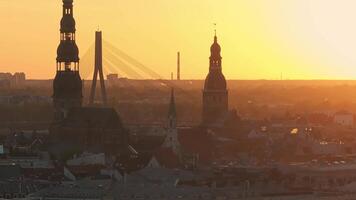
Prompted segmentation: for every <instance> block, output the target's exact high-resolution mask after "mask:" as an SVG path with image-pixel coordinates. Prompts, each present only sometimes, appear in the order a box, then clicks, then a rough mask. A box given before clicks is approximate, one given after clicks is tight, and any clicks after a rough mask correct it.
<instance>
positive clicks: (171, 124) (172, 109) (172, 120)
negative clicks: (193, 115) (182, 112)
mask: <svg viewBox="0 0 356 200" xmlns="http://www.w3.org/2000/svg"><path fill="white" fill-rule="evenodd" d="M176 126H177V111H176V103H175V98H174V89H173V88H172V90H171V100H170V102H169V110H168V126H167V127H168V128H176Z"/></svg>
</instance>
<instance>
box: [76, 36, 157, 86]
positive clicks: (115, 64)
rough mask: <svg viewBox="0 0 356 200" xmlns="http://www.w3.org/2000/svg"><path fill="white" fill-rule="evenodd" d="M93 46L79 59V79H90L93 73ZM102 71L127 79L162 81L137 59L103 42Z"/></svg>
mask: <svg viewBox="0 0 356 200" xmlns="http://www.w3.org/2000/svg"><path fill="white" fill-rule="evenodd" d="M94 57H95V45H94V44H92V45H91V46H90V47H89V49H88V50H87V51H86V52H85V53H84V54H83V56H82V58H81V68H80V71H81V77H82V78H83V79H86V80H88V79H92V78H93V72H94ZM102 59H103V70H104V74H106V75H107V74H111V73H115V74H118V75H119V77H126V78H129V79H163V78H162V76H161V75H160V74H158V73H157V72H155V71H153V70H152V69H150V68H149V67H147V66H146V65H144V64H143V63H141V62H140V61H138V60H137V59H135V58H133V57H132V56H130V55H128V54H127V53H125V52H124V51H123V50H121V49H119V48H117V47H116V46H115V45H113V44H112V43H110V42H108V41H105V40H103V58H102Z"/></svg>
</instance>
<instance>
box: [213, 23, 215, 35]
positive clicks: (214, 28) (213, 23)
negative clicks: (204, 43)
mask: <svg viewBox="0 0 356 200" xmlns="http://www.w3.org/2000/svg"><path fill="white" fill-rule="evenodd" d="M213 25H214V32H215V36H216V23H213Z"/></svg>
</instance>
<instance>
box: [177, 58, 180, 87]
mask: <svg viewBox="0 0 356 200" xmlns="http://www.w3.org/2000/svg"><path fill="white" fill-rule="evenodd" d="M177 80H178V81H179V80H180V52H178V53H177Z"/></svg>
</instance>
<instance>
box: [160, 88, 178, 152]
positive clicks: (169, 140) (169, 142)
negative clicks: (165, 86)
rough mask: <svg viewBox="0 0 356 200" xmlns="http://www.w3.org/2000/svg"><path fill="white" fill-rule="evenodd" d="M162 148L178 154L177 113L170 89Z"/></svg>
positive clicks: (172, 91)
mask: <svg viewBox="0 0 356 200" xmlns="http://www.w3.org/2000/svg"><path fill="white" fill-rule="evenodd" d="M163 147H168V148H171V149H172V150H173V152H174V153H176V154H177V155H178V154H179V149H180V144H179V141H178V130H177V111H176V104H175V98H174V89H173V88H172V89H171V99H170V103H169V109H168V122H167V135H166V139H165V141H164V142H163Z"/></svg>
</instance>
